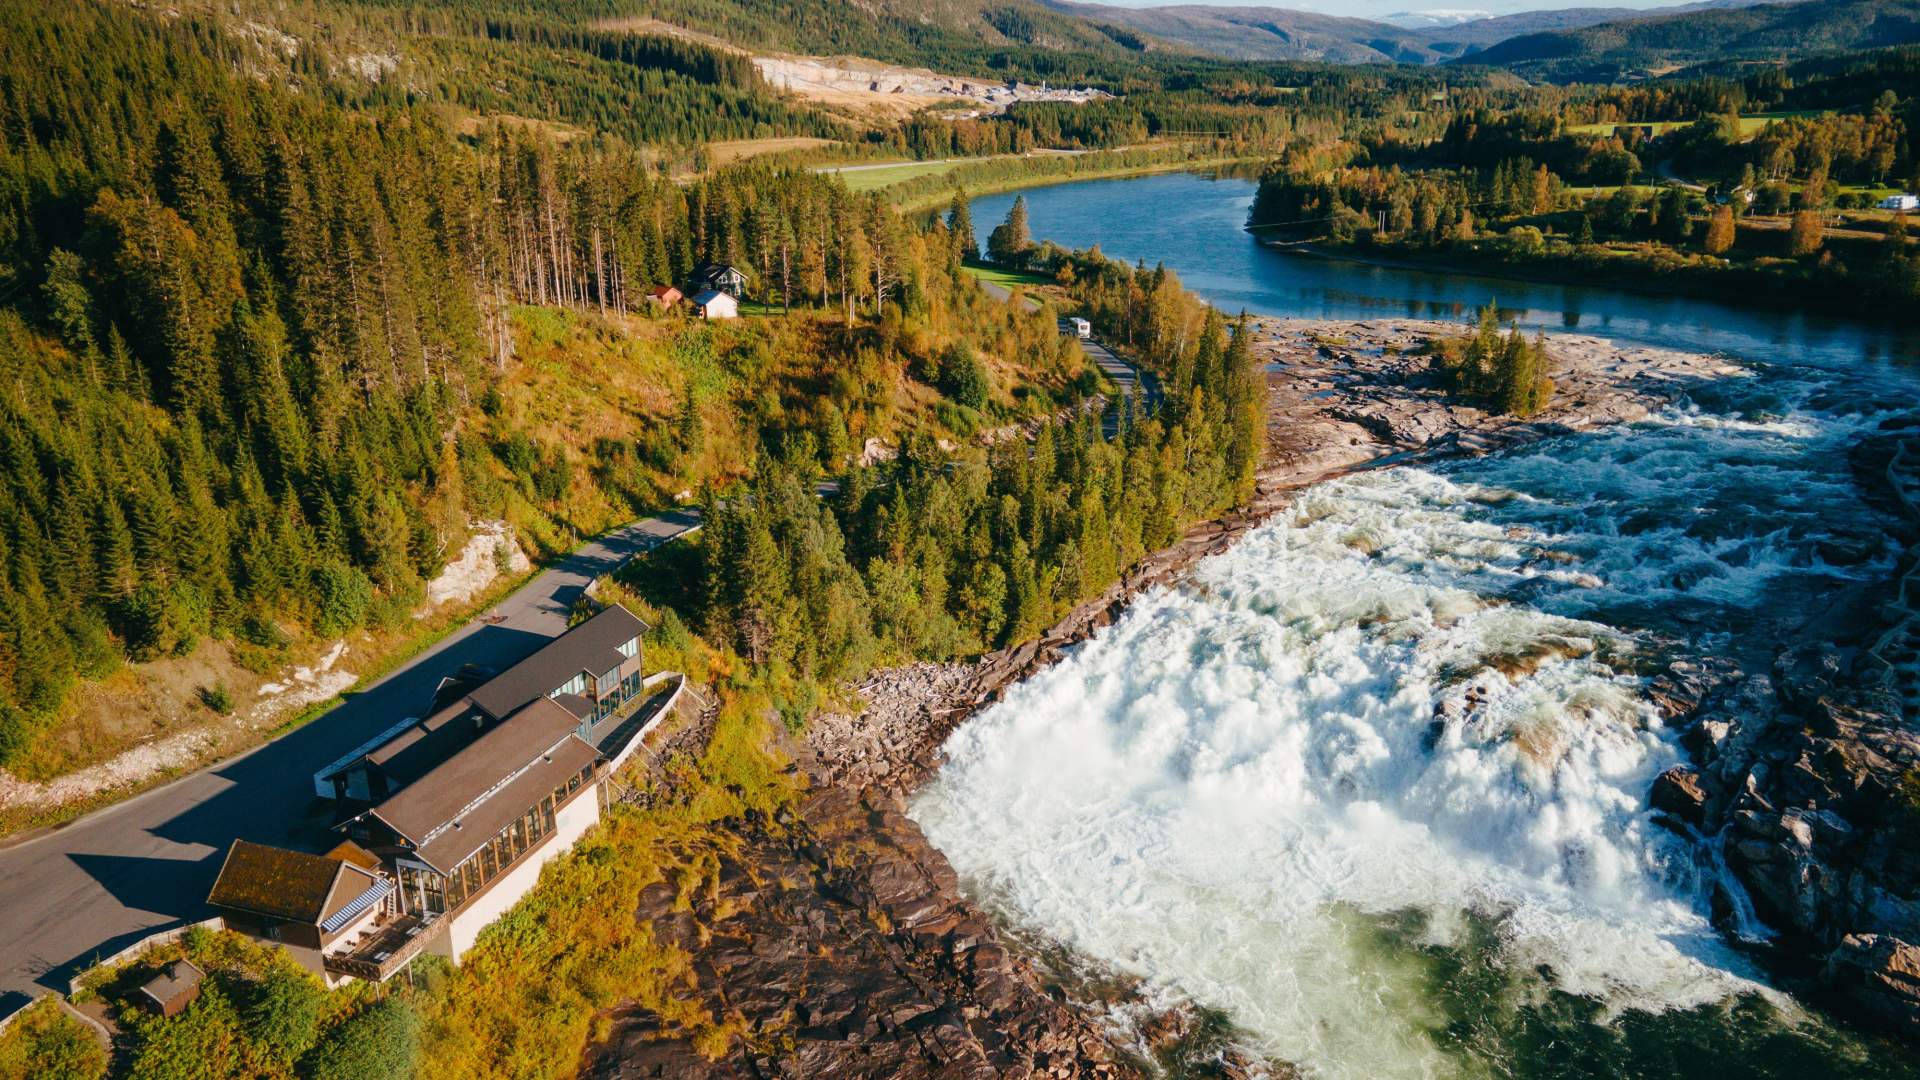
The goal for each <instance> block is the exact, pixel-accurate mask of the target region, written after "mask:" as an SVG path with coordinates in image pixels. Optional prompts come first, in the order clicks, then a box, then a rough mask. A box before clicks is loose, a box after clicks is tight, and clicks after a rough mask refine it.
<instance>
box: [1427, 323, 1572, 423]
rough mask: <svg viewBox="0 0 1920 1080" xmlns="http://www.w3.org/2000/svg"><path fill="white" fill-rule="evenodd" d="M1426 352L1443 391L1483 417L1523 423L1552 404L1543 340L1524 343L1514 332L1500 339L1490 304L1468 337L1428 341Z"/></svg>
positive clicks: (1510, 330)
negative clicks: (1478, 409)
mask: <svg viewBox="0 0 1920 1080" xmlns="http://www.w3.org/2000/svg"><path fill="white" fill-rule="evenodd" d="M1428 352H1429V355H1430V356H1431V357H1432V359H1433V369H1434V371H1435V372H1437V373H1438V374H1439V375H1440V378H1441V380H1442V381H1443V382H1444V383H1445V384H1446V386H1447V388H1448V389H1449V391H1451V392H1452V393H1453V394H1454V395H1456V396H1457V397H1459V398H1461V399H1462V400H1464V401H1468V402H1471V403H1473V404H1475V405H1478V406H1480V407H1481V408H1484V409H1486V410H1488V411H1489V412H1494V413H1501V414H1504V415H1506V416H1517V417H1522V418H1525V417H1529V416H1532V415H1533V414H1534V413H1537V412H1539V411H1540V410H1541V409H1544V408H1546V407H1547V404H1548V402H1550V401H1551V400H1552V399H1553V380H1552V379H1551V378H1548V377H1547V346H1546V342H1545V340H1544V339H1542V338H1539V337H1535V338H1534V339H1533V340H1531V341H1529V340H1528V339H1527V338H1526V337H1525V336H1524V335H1522V334H1521V333H1520V328H1519V327H1518V326H1510V327H1508V328H1507V332H1506V334H1505V335H1502V334H1501V333H1500V315H1499V309H1498V307H1497V306H1496V305H1495V304H1493V303H1488V304H1487V305H1486V306H1485V307H1483V308H1481V309H1480V314H1479V318H1478V320H1477V321H1476V323H1475V325H1474V329H1473V331H1472V332H1471V333H1468V334H1462V335H1458V336H1453V337H1438V338H1434V339H1433V340H1432V341H1431V342H1429V343H1428Z"/></svg>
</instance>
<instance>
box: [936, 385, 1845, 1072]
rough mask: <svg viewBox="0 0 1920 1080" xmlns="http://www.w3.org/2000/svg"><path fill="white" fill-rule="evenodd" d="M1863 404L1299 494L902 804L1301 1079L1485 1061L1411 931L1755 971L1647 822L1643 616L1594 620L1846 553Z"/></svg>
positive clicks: (1688, 861)
mask: <svg viewBox="0 0 1920 1080" xmlns="http://www.w3.org/2000/svg"><path fill="white" fill-rule="evenodd" d="M1853 426H1855V425H1854V424H1853V423H1852V422H1846V421H1838V420H1821V421H1819V422H1816V421H1814V420H1809V419H1805V418H1797V419H1789V420H1784V421H1768V422H1762V423H1742V422H1737V421H1730V420H1726V419H1724V418H1710V417H1699V416H1688V415H1684V414H1675V415H1673V416H1670V417H1667V418H1665V419H1663V420H1662V421H1661V422H1659V423H1656V424H1652V425H1647V426H1645V427H1642V428H1639V429H1636V430H1633V431H1628V432H1617V433H1611V434H1607V435H1602V436H1594V437H1587V438H1582V439H1570V440H1561V441H1558V442H1556V443H1554V444H1551V445H1549V446H1544V447H1539V448H1535V449H1533V450H1530V451H1526V452H1522V453H1519V454H1516V455H1513V456H1509V457H1504V458H1500V459H1491V460H1484V461H1478V462H1472V463H1466V464H1463V465H1459V466H1455V467H1453V468H1450V469H1447V470H1443V471H1430V470H1419V469H1398V470H1393V471H1391V472H1385V473H1378V474H1372V475H1368V476H1363V477H1357V478H1350V479H1346V480H1341V481H1337V482H1333V483H1328V484H1324V485H1320V486H1318V487H1316V488H1313V489H1310V490H1308V491H1306V492H1303V493H1302V495H1301V497H1300V498H1299V500H1298V502H1297V503H1296V505H1295V507H1294V508H1293V509H1292V510H1291V511H1289V512H1288V513H1286V514H1284V515H1282V516H1280V517H1279V518H1277V519H1276V520H1274V521H1273V522H1270V523H1269V524H1268V525H1266V526H1264V527H1262V528H1261V529H1259V530H1256V531H1255V532H1254V533H1252V534H1250V535H1249V536H1248V537H1247V538H1246V539H1245V540H1243V541H1242V542H1241V543H1240V544H1239V545H1237V546H1236V547H1235V548H1234V549H1233V550H1231V551H1229V552H1227V553H1225V554H1223V555H1221V556H1218V557H1216V558H1214V559H1210V560H1208V561H1206V562H1205V563H1203V564H1202V565H1201V566H1200V567H1198V568H1197V569H1196V571H1195V572H1194V573H1193V575H1192V577H1191V580H1190V582H1189V583H1187V584H1186V585H1184V586H1183V587H1181V588H1178V589H1172V590H1162V591H1159V592H1156V593H1153V594H1151V595H1149V596H1146V597H1144V598H1142V599H1141V600H1140V601H1139V602H1138V603H1136V604H1135V605H1134V606H1133V607H1132V608H1131V609H1130V610H1129V612H1128V613H1127V615H1126V616H1125V617H1124V618H1122V619H1120V620H1119V621H1118V622H1116V623H1115V625H1114V626H1113V627H1111V628H1110V629H1109V630H1107V631H1106V632H1104V633H1103V634H1101V635H1100V636H1099V637H1098V638H1096V639H1095V640H1094V641H1092V642H1090V643H1088V644H1087V645H1086V646H1084V647H1082V648H1081V649H1080V650H1079V651H1078V652H1077V653H1075V654H1074V655H1073V656H1072V657H1070V658H1069V659H1068V660H1066V661H1065V662H1063V663H1062V664H1060V665H1059V666H1057V667H1056V668H1054V669H1053V670H1051V671H1048V672H1046V673H1044V674H1042V675H1041V676H1039V677H1037V678H1035V679H1033V680H1031V681H1030V682H1028V683H1026V684H1024V685H1022V686H1020V687H1018V688H1016V689H1015V690H1013V691H1012V692H1011V693H1010V694H1009V695H1008V697H1007V699H1006V700H1005V701H1004V702H1003V703H1001V704H1000V705H998V706H996V707H995V708H993V709H992V710H990V711H988V712H987V713H985V714H983V715H982V716H980V717H978V718H976V719H975V720H973V721H972V722H970V723H969V724H967V725H966V726H964V727H963V728H962V729H961V730H960V731H959V732H958V733H957V734H956V735H955V736H954V737H953V739H952V740H951V742H950V743H949V745H948V747H947V750H948V753H949V756H950V759H951V761H950V764H949V765H948V766H947V767H946V768H945V769H943V770H942V773H941V775H940V776H939V777H938V779H937V780H936V782H935V783H933V784H932V785H931V786H930V787H929V788H928V789H927V790H926V791H925V792H924V793H923V795H922V796H921V797H920V798H919V799H918V800H917V802H916V804H915V807H914V813H915V816H916V817H917V818H918V819H919V820H920V822H921V824H922V825H923V826H924V827H925V829H926V830H927V832H928V834H929V836H930V837H931V838H932V839H933V841H934V842H935V843H936V844H937V845H938V846H940V847H941V848H942V849H943V850H944V851H945V852H946V853H947V854H948V856H949V857H950V858H951V859H952V860H953V862H954V864H955V866H956V867H957V868H958V869H959V870H960V872H961V873H962V875H963V876H964V877H966V878H967V879H968V880H969V881H970V882H971V883H973V885H974V886H975V887H977V889H978V890H979V891H980V893H981V895H982V896H983V897H984V898H985V899H986V900H987V901H988V902H989V903H991V904H994V905H996V906H998V907H999V908H1000V909H1001V910H1002V911H1003V912H1004V913H1005V914H1006V915H1007V916H1008V917H1010V918H1012V919H1014V920H1015V921H1017V922H1019V923H1021V924H1023V925H1026V926H1030V927H1032V928H1034V929H1036V930H1038V931H1040V932H1042V933H1045V934H1047V935H1049V936H1052V937H1054V938H1056V939H1059V940H1061V941H1064V942H1065V943H1066V944H1068V945H1070V946H1072V947H1073V948H1075V949H1076V950H1077V951H1079V952H1081V953H1083V954H1085V955H1087V956H1090V957H1092V958H1094V959H1096V960H1098V961H1101V962H1104V963H1107V964H1111V965H1113V966H1115V967H1118V968H1120V969H1123V970H1126V971H1129V972H1133V973H1135V974H1138V975H1141V976H1143V977H1145V978H1146V979H1147V980H1148V982H1149V985H1150V986H1152V987H1155V988H1157V989H1159V990H1163V991H1165V992H1167V993H1169V994H1172V995H1177V996H1180V997H1185V998H1190V999H1192V1000H1194V1001H1197V1002H1199V1003H1200V1004H1202V1005H1206V1006H1209V1007H1214V1008H1218V1009H1221V1010H1223V1011H1224V1012H1225V1013H1226V1014H1227V1015H1228V1016H1229V1017H1230V1018H1231V1019H1232V1020H1233V1021H1234V1022H1235V1023H1236V1024H1238V1025H1239V1026H1240V1027H1241V1028H1242V1029H1243V1030H1245V1031H1246V1032H1248V1033H1250V1036H1251V1037H1252V1038H1253V1039H1254V1040H1256V1041H1257V1042H1258V1044H1259V1048H1260V1049H1261V1050H1263V1051H1264V1052H1266V1053H1269V1054H1272V1055H1273V1056H1275V1057H1278V1058H1281V1059H1285V1060H1288V1061H1292V1062H1296V1063H1299V1064H1301V1065H1303V1066H1305V1067H1307V1068H1309V1069H1310V1070H1312V1072H1313V1073H1314V1074H1316V1075H1325V1076H1351V1077H1375V1076H1429V1075H1453V1074H1456V1073H1459V1072H1462V1071H1467V1072H1471V1071H1475V1070H1474V1069H1472V1068H1470V1067H1469V1064H1470V1060H1469V1059H1470V1058H1471V1055H1466V1056H1465V1057H1463V1056H1462V1054H1461V1053H1460V1051H1459V1048H1458V1047H1457V1046H1451V1047H1450V1046H1448V1045H1446V1043H1447V1041H1448V1039H1447V1036H1446V1035H1445V1032H1444V1028H1445V1019H1446V1018H1445V1017H1443V1016H1442V1015H1441V1010H1440V1009H1439V1008H1438V1006H1437V1005H1436V1003H1435V1000H1434V994H1433V992H1432V990H1433V988H1432V987H1431V986H1430V985H1429V984H1428V983H1427V982H1426V981H1424V980H1426V979H1428V978H1429V976H1430V973H1429V972H1428V971H1427V970H1426V969H1425V968H1424V967H1423V963H1424V961H1423V953H1422V952H1421V950H1420V948H1418V947H1417V946H1420V945H1432V946H1435V947H1439V948H1446V947H1452V946H1456V945H1458V944H1460V942H1461V941H1462V939H1463V938H1464V937H1467V936H1471V935H1472V934H1473V933H1475V932H1476V930H1478V929H1479V928H1485V927H1488V926H1491V927H1492V928H1493V933H1494V935H1495V937H1496V939H1497V940H1496V942H1495V945H1494V948H1495V950H1496V952H1497V956H1496V960H1495V962H1496V963H1497V964H1498V965H1500V966H1501V967H1502V968H1503V969H1505V970H1508V971H1511V972H1513V973H1514V977H1515V986H1516V987H1517V989H1516V990H1515V991H1514V993H1516V994H1519V995H1521V996H1526V995H1529V994H1538V993H1540V992H1543V991H1544V990H1545V989H1546V988H1548V987H1551V988H1553V989H1557V990H1559V991H1563V992H1565V993H1569V994H1575V995H1581V996H1584V997H1590V998H1594V999H1599V1000H1602V1001H1604V1002H1605V1003H1606V1004H1607V1006H1608V1007H1609V1008H1611V1009H1613V1010H1620V1009H1627V1008H1634V1009H1644V1010H1659V1009H1665V1008H1675V1007H1688V1006H1693V1005H1698V1004H1702V1003H1706V1002H1711V1001H1715V1000H1718V999H1720V998H1723V997H1725V996H1727V995H1729V994H1731V993H1734V992H1737V991H1739V990H1742V989H1753V988H1754V985H1753V984H1752V983H1750V982H1748V981H1747V978H1746V977H1745V974H1744V971H1743V968H1742V966H1741V965H1740V963H1739V962H1738V960H1737V959H1736V958H1735V957H1734V956H1733V955H1732V954H1731V953H1729V951H1728V950H1727V949H1726V948H1725V947H1724V946H1723V944H1722V943H1721V940H1720V938H1719V936H1718V935H1717V934H1716V933H1715V932H1714V931H1713V930H1712V928H1711V927H1710V926H1709V925H1708V923H1707V919H1706V917H1705V914H1704V909H1705V904H1704V897H1703V892H1704V885H1703V883H1702V882H1701V880H1700V878H1701V876H1702V875H1703V873H1709V872H1711V871H1710V870H1709V871H1703V870H1702V869H1701V868H1700V867H1699V866H1697V865H1696V861H1695V856H1694V855H1693V854H1692V853H1691V852H1690V851H1688V850H1687V849H1686V848H1685V847H1684V845H1682V844H1680V843H1679V842H1677V841H1676V840H1674V839H1673V838H1672V837H1670V836H1668V835H1667V834H1666V833H1665V832H1664V831H1663V830H1661V829H1659V828H1658V827H1657V826H1655V825H1653V824H1652V823H1651V822H1650V821H1649V819H1648V814H1647V810H1646V805H1645V793H1646V791H1647V788H1648V785H1649V784H1650V782H1651V780H1652V779H1653V777H1654V776H1655V775H1656V774H1657V773H1658V772H1659V771H1660V770H1661V769H1663V768H1665V767H1666V766H1667V765H1669V764H1672V763H1673V762H1674V761H1676V760H1678V758H1679V754H1678V752H1677V750H1676V749H1675V747H1674V745H1673V740H1672V733H1671V732H1669V731H1667V730H1665V729H1664V728H1663V727H1662V725H1661V723H1660V720H1659V718H1658V715H1657V714H1656V713H1655V711H1654V710H1653V709H1652V708H1651V707H1650V705H1649V704H1648V703H1647V702H1645V701H1644V700H1643V699H1642V696H1641V680H1640V677H1639V676H1637V675H1635V674H1634V673H1633V668H1634V662H1635V659H1636V656H1637V655H1638V654H1640V653H1643V652H1645V651H1646V650H1647V649H1648V648H1650V647H1651V646H1650V639H1649V638H1648V637H1647V636H1646V634H1645V633H1643V632H1642V631H1641V630H1639V629H1635V630H1631V631H1629V630H1623V629H1618V628H1615V627H1612V626H1609V625H1607V623H1606V622H1605V621H1604V620H1605V619H1607V618H1612V617H1615V616H1617V615H1618V613H1620V612H1623V611H1634V612H1640V613H1645V612H1647V611H1650V610H1651V611H1658V610H1661V609H1665V608H1669V607H1671V608H1676V609H1678V608H1686V607H1689V606H1691V607H1694V608H1698V609H1701V610H1704V611H1707V612H1709V613H1713V614H1717V615H1720V616H1723V617H1729V618H1730V617H1733V616H1735V615H1737V614H1738V613H1740V612H1743V611H1745V610H1746V609H1749V608H1752V607H1754V606H1755V605H1759V604H1761V603H1762V602H1763V600H1765V599H1766V598H1767V597H1769V596H1773V595H1777V594H1778V593H1779V591H1780V590H1781V588H1783V587H1789V586H1791V585H1792V584H1794V583H1795V582H1796V581H1805V582H1811V583H1816V584H1817V583H1818V582H1820V581H1823V580H1827V579H1830V578H1831V577H1833V576H1836V575H1838V574H1840V573H1841V572H1840V571H1835V570H1833V569H1832V568H1829V567H1826V566H1824V565H1822V564H1821V563H1820V562H1819V561H1818V559H1817V558H1815V557H1813V556H1812V554H1811V551H1812V545H1813V541H1814V540H1815V539H1817V537H1818V535H1819V526H1820V518H1819V515H1820V514H1821V513H1827V514H1831V513H1833V506H1834V505H1835V500H1836V499H1840V500H1844V499H1846V498H1849V497H1850V493H1849V492H1847V491H1845V490H1844V488H1845V478H1844V475H1843V474H1839V473H1836V471H1835V470H1834V468H1833V462H1832V460H1831V458H1832V453H1831V451H1832V450H1833V448H1834V447H1836V446H1838V445H1840V443H1839V440H1840V439H1842V438H1843V437H1844V435H1845V429H1850V428H1852V427H1853ZM1823 504H1824V505H1823ZM1622 625H1627V624H1626V623H1625V622H1624V621H1622ZM1633 625H1635V626H1636V627H1640V626H1644V625H1645V620H1640V621H1638V622H1636V623H1635V624H1633ZM1660 629H1671V628H1665V627H1663V628H1660ZM1406 912H1417V913H1419V915H1418V917H1417V918H1416V919H1414V920H1413V921H1412V922H1411V923H1410V924H1409V923H1405V922H1404V921H1403V922H1402V923H1401V924H1400V925H1412V926H1414V927H1415V928H1416V936H1417V937H1418V939H1419V940H1418V941H1417V942H1415V943H1414V945H1415V946H1416V947H1412V948H1409V947H1404V946H1405V943H1404V942H1403V943H1401V947H1388V946H1386V945H1383V943H1382V935H1381V933H1380V926H1381V924H1382V920H1384V919H1394V918H1399V917H1400V915H1401V913H1406ZM1505 1007H1517V1003H1514V1002H1509V1003H1507V1006H1505ZM1481 1064H1485V1063H1484V1062H1482V1063H1481Z"/></svg>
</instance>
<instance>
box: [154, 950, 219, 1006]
mask: <svg viewBox="0 0 1920 1080" xmlns="http://www.w3.org/2000/svg"><path fill="white" fill-rule="evenodd" d="M204 978H206V973H205V972H203V971H201V970H200V969H199V968H198V967H195V966H194V964H193V961H191V960H175V961H174V962H173V963H171V964H168V965H167V969H166V970H165V971H162V972H161V973H160V974H158V975H155V976H154V977H153V978H151V979H149V980H147V983H146V985H144V986H142V987H141V988H140V992H141V993H143V994H145V995H147V996H148V997H150V998H152V999H153V1000H155V1001H157V1002H159V1003H160V1004H161V1005H165V1004H167V1003H168V1002H170V1001H172V1000H174V999H175V998H177V997H179V996H180V995H181V994H184V993H186V992H187V991H189V990H192V989H193V988H194V987H196V986H199V985H200V980H201V979H204Z"/></svg>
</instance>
